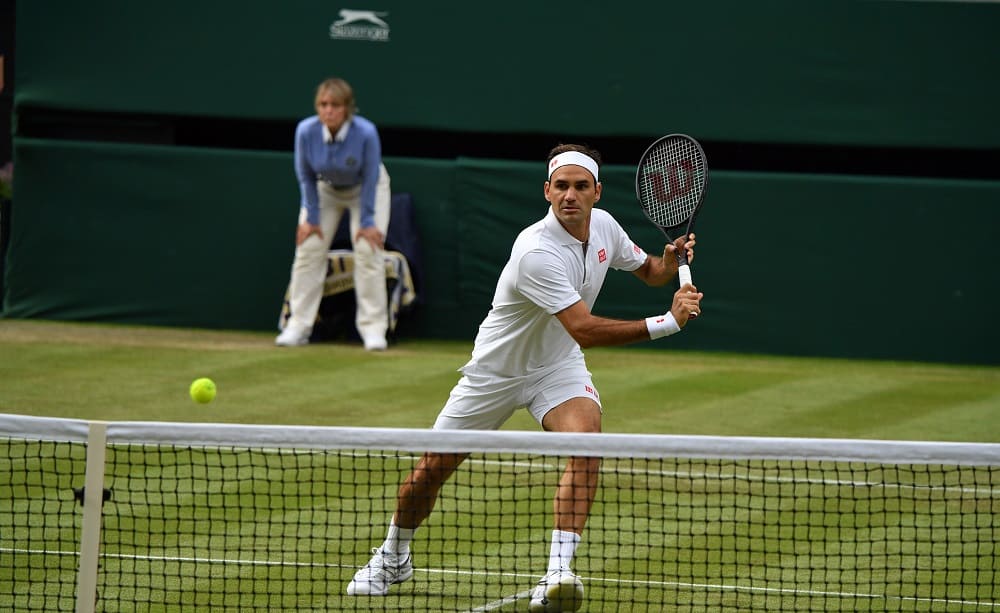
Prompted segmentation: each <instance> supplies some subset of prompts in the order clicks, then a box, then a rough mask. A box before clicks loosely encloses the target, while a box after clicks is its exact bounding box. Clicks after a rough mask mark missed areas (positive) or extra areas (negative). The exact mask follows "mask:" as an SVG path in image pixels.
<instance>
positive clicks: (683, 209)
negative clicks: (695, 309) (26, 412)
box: [635, 134, 708, 287]
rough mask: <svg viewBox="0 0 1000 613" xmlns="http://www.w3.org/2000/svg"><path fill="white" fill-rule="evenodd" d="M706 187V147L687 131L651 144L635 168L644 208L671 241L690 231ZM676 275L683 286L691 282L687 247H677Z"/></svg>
mask: <svg viewBox="0 0 1000 613" xmlns="http://www.w3.org/2000/svg"><path fill="white" fill-rule="evenodd" d="M707 188H708V159H707V158H706V157H705V151H704V150H703V149H702V148H701V145H700V144H698V141H696V140H695V139H693V138H691V137H690V136H688V135H686V134H668V135H667V136H664V137H662V138H660V139H659V140H657V141H656V142H655V143H653V144H652V145H650V146H649V148H648V149H646V152H645V153H643V154H642V158H641V159H640V160H639V168H638V169H637V170H636V172H635V196H636V198H638V199H639V205H640V206H642V212H643V213H645V214H646V217H648V218H649V221H651V222H653V224H654V225H655V226H656V227H657V228H659V229H660V231H661V232H663V235H664V236H666V237H667V241H668V242H671V243H672V242H674V240H675V239H676V238H680V237H681V236H687V235H688V234H691V231H692V230H693V229H694V220H695V216H697V214H698V209H700V208H701V203H702V200H704V199H705V190H706V189H707ZM680 230H683V231H684V233H683V234H681V233H680V232H679V231H680ZM677 279H678V281H680V284H681V287H683V286H684V284H685V283H691V266H690V265H688V259H687V251H686V250H685V249H678V250H677Z"/></svg>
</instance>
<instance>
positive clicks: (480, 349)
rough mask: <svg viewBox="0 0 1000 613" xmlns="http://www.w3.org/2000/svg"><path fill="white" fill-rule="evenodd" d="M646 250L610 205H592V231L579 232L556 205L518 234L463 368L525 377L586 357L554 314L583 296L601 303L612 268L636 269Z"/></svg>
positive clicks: (588, 301) (590, 302)
mask: <svg viewBox="0 0 1000 613" xmlns="http://www.w3.org/2000/svg"><path fill="white" fill-rule="evenodd" d="M645 261H646V252H645V251H643V250H642V249H641V248H640V247H639V246H638V245H636V244H635V243H633V242H632V239H630V238H629V237H628V234H626V233H625V230H623V229H622V227H621V226H620V225H618V222H617V221H615V219H614V218H613V217H612V216H611V214H610V213H608V212H607V211H605V210H603V209H597V208H595V209H593V210H592V211H591V215H590V239H589V240H588V241H587V244H586V245H585V244H584V243H582V242H581V241H579V240H577V239H575V238H573V236H571V235H570V234H569V232H567V231H566V230H565V228H563V227H562V225H561V224H560V223H559V220H558V219H556V216H555V213H553V212H552V207H549V211H548V214H547V215H546V216H545V218H544V219H541V220H540V221H538V222H536V223H534V224H532V225H530V226H528V227H527V228H525V229H524V230H523V231H522V232H521V233H520V234H519V235H518V237H517V239H516V240H515V241H514V246H513V248H512V249H511V253H510V259H509V260H508V261H507V265H506V266H504V268H503V271H502V272H501V273H500V280H499V281H498V282H497V289H496V294H494V296H493V307H492V308H491V309H490V312H489V314H487V316H486V319H485V320H483V323H482V324H480V326H479V333H478V334H477V335H476V342H475V347H473V349H472V359H471V360H469V362H468V363H467V364H466V365H465V366H463V367H462V368H461V369H460V370H461V371H462V372H463V373H464V374H477V375H492V376H500V377H518V376H524V375H529V374H532V373H534V372H537V371H540V370H545V369H548V368H551V367H553V366H557V365H559V364H564V363H566V361H567V359H568V358H574V357H576V358H581V359H582V357H583V352H582V351H581V350H580V346H579V345H578V344H577V343H576V341H574V340H573V337H571V336H570V335H569V333H568V332H566V329H565V328H563V326H562V324H561V323H560V322H559V320H558V319H556V318H555V317H553V315H554V314H556V313H558V312H559V311H562V310H563V309H565V308H567V307H569V306H571V305H573V304H575V303H576V302H578V301H580V300H581V299H582V300H583V301H584V302H585V303H586V304H587V307H588V308H589V309H591V310H592V309H593V308H594V302H595V301H596V300H597V295H598V294H599V293H600V291H601V287H602V286H603V285H604V277H605V275H606V274H607V272H608V269H609V268H615V269H618V270H625V271H633V270H635V269H637V268H639V267H640V266H642V264H643V263H644V262H645Z"/></svg>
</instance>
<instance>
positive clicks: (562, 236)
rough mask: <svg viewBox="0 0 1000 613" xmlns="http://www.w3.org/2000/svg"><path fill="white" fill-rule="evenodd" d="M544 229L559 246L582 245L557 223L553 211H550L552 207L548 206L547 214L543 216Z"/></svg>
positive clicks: (557, 220)
mask: <svg viewBox="0 0 1000 613" xmlns="http://www.w3.org/2000/svg"><path fill="white" fill-rule="evenodd" d="M545 227H546V229H548V231H549V232H551V233H552V236H554V237H555V239H556V240H557V241H559V244H560V245H582V244H583V241H581V240H578V239H577V238H576V237H575V236H573V235H572V234H570V233H569V232H567V231H566V228H564V227H563V225H562V224H561V223H559V219H558V218H557V217H556V213H555V211H553V210H552V206H551V205H550V206H549V212H548V213H547V214H546V215H545Z"/></svg>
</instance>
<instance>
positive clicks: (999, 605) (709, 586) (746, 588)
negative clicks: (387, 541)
mask: <svg viewBox="0 0 1000 613" xmlns="http://www.w3.org/2000/svg"><path fill="white" fill-rule="evenodd" d="M0 553H20V554H32V555H60V556H78V555H79V553H78V552H75V551H48V550H37V549H17V548H9V547H0ZM101 557H105V558H116V559H127V560H139V559H141V560H150V561H161V562H201V563H207V564H243V565H248V566H293V567H305V566H309V567H316V568H355V566H354V565H348V564H329V563H315V562H294V561H285V560H278V561H271V560H240V559H229V558H192V557H175V556H140V555H128V554H113V553H102V554H101ZM413 570H414V572H417V573H427V574H438V575H463V576H484V577H485V576H496V575H497V574H499V575H500V576H501V577H507V578H513V579H531V580H535V575H529V574H526V573H485V572H479V571H471V570H455V569H443V568H415V569H413ZM580 579H581V580H582V581H583V582H584V583H591V584H596V583H607V584H615V585H629V586H642V587H647V588H648V587H654V588H655V587H660V588H679V589H697V590H717V591H721V592H754V593H761V594H789V595H804V596H824V597H833V598H867V599H871V600H886V601H892V602H908V603H927V604H931V605H960V606H963V607H966V606H971V607H976V608H982V607H985V608H989V609H1000V602H990V601H983V600H959V599H954V598H927V597H917V596H887V595H885V594H867V593H864V592H833V591H826V590H808V589H797V588H773V587H760V586H753V585H727V584H723V583H689V582H684V581H649V580H644V581H638V580H635V579H605V578H601V577H580ZM530 595H531V591H530V590H529V591H526V592H518V593H517V594H513V595H511V596H504V597H503V598H500V599H498V600H494V601H492V602H489V603H487V604H485V605H482V606H481V607H477V608H475V609H470V610H469V613H473V612H477V611H492V610H495V609H498V608H500V607H503V606H505V605H507V604H510V603H513V602H516V601H518V600H523V599H524V598H527V597H528V596H530Z"/></svg>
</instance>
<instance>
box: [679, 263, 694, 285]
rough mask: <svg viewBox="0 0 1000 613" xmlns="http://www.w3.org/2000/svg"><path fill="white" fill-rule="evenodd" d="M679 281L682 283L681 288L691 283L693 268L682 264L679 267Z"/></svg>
mask: <svg viewBox="0 0 1000 613" xmlns="http://www.w3.org/2000/svg"><path fill="white" fill-rule="evenodd" d="M677 280H678V281H680V284H681V287H684V285H685V284H687V283H691V267H690V266H688V265H687V264H681V265H680V266H678V267H677Z"/></svg>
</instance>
